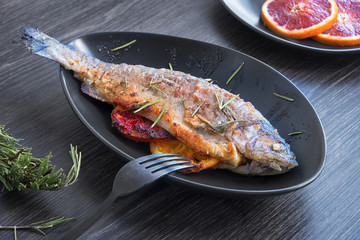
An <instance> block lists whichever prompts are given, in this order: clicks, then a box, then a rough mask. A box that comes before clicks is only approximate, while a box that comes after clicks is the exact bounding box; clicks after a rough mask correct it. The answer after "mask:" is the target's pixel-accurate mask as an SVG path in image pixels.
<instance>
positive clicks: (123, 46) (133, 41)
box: [111, 39, 136, 51]
mask: <svg viewBox="0 0 360 240" xmlns="http://www.w3.org/2000/svg"><path fill="white" fill-rule="evenodd" d="M135 42H136V39H135V40H132V41H131V42H128V43H126V44H124V45H121V46H119V47H116V48H113V49H111V51H117V50H120V49H122V48H125V47H127V46H130V45H131V44H133V43H135Z"/></svg>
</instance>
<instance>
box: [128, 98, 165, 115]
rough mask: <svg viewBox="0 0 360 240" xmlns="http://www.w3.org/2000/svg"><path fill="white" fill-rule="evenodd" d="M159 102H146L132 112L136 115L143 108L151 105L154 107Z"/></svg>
mask: <svg viewBox="0 0 360 240" xmlns="http://www.w3.org/2000/svg"><path fill="white" fill-rule="evenodd" d="M159 102H160V100H157V101H154V102H150V103H149V102H146V103H145V104H144V105H142V106H141V107H140V108H138V109H137V110H135V111H134V113H137V112H140V111H141V110H143V109H144V108H146V107H148V106H151V105H154V104H156V103H159Z"/></svg>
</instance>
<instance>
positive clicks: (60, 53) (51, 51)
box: [18, 26, 78, 69]
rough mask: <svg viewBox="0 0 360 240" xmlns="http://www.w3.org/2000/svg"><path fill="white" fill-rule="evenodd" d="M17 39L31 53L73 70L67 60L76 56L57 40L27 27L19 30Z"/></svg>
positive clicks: (76, 55)
mask: <svg viewBox="0 0 360 240" xmlns="http://www.w3.org/2000/svg"><path fill="white" fill-rule="evenodd" d="M18 37H19V42H20V43H22V44H23V45H25V46H26V47H27V48H28V49H29V50H30V51H31V52H32V53H34V54H37V55H40V56H42V57H46V58H49V59H52V60H54V61H56V62H58V63H60V64H61V65H62V66H64V67H65V68H66V69H73V67H72V66H70V65H69V59H71V58H77V57H78V54H77V53H76V52H75V51H73V50H72V49H71V48H70V47H68V46H66V45H64V44H62V43H60V42H59V41H58V40H56V39H54V38H52V37H50V36H48V35H46V34H45V33H43V32H41V31H39V30H37V29H35V28H32V27H28V26H25V27H21V28H20V30H19V32H18Z"/></svg>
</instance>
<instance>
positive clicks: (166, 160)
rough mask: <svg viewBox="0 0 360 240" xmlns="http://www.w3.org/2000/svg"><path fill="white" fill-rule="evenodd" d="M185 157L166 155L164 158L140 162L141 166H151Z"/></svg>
mask: <svg viewBox="0 0 360 240" xmlns="http://www.w3.org/2000/svg"><path fill="white" fill-rule="evenodd" d="M185 159H186V157H180V156H179V157H177V156H176V157H166V158H160V159H155V160H152V161H147V162H144V163H140V164H141V165H142V166H144V167H145V168H150V167H152V166H155V165H158V164H161V163H164V162H170V161H178V160H185Z"/></svg>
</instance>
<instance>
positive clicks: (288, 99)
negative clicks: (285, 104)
mask: <svg viewBox="0 0 360 240" xmlns="http://www.w3.org/2000/svg"><path fill="white" fill-rule="evenodd" d="M273 95H274V96H276V97H278V98H281V99H284V100H287V101H290V102H293V101H295V100H294V99H293V98H290V97H286V96H284V95H281V94H278V93H273Z"/></svg>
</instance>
